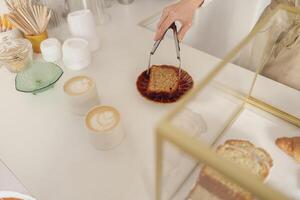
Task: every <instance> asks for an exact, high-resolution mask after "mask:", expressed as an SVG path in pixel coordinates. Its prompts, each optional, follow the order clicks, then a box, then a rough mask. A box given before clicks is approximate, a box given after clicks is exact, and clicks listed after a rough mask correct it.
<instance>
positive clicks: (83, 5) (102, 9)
mask: <svg viewBox="0 0 300 200" xmlns="http://www.w3.org/2000/svg"><path fill="white" fill-rule="evenodd" d="M65 4H66V5H65V7H67V8H68V10H69V12H73V11H76V10H82V9H89V10H91V12H92V13H93V15H94V18H95V21H96V24H106V23H107V22H108V21H109V19H110V16H109V15H108V14H107V12H106V5H105V2H104V0H65Z"/></svg>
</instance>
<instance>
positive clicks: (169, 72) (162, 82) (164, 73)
mask: <svg viewBox="0 0 300 200" xmlns="http://www.w3.org/2000/svg"><path fill="white" fill-rule="evenodd" d="M178 83H179V74H178V70H177V69H175V68H173V67H169V66H155V65H154V66H152V67H151V69H150V81H149V85H148V92H155V93H162V92H164V93H167V94H172V93H174V92H176V90H177V89H178Z"/></svg>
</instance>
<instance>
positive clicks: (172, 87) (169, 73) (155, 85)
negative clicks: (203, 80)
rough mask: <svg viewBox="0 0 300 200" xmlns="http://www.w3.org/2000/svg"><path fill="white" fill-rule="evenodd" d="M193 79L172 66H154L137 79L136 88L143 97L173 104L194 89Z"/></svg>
mask: <svg viewBox="0 0 300 200" xmlns="http://www.w3.org/2000/svg"><path fill="white" fill-rule="evenodd" d="M193 84H194V82H193V79H192V77H191V76H190V75H189V74H188V73H187V72H186V71H184V70H181V72H180V73H179V70H178V67H174V66H171V65H153V66H152V67H151V68H150V72H149V73H148V70H146V71H144V72H143V73H142V74H141V75H140V76H139V77H138V79H137V82H136V86H137V89H138V91H139V92H140V93H141V95H142V96H144V97H146V98H147V99H149V100H152V101H155V102H159V103H173V102H176V101H177V100H179V99H180V98H181V97H182V96H183V95H184V94H185V93H187V92H188V91H189V90H190V89H191V88H192V87H193Z"/></svg>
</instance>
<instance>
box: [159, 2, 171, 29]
mask: <svg viewBox="0 0 300 200" xmlns="http://www.w3.org/2000/svg"><path fill="white" fill-rule="evenodd" d="M168 14H169V8H168V7H167V8H165V9H164V10H163V13H162V15H161V17H160V20H159V22H158V24H157V27H160V26H161V24H162V23H163V22H164V21H165V20H166V19H167V17H168Z"/></svg>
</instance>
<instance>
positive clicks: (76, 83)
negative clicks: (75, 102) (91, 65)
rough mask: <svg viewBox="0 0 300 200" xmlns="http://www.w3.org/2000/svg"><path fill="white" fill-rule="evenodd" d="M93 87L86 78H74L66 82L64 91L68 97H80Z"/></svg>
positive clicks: (91, 82) (90, 81)
mask: <svg viewBox="0 0 300 200" xmlns="http://www.w3.org/2000/svg"><path fill="white" fill-rule="evenodd" d="M92 85H93V81H92V80H91V79H90V78H88V77H86V76H76V77H74V78H72V79H70V80H69V81H67V82H66V84H65V86H64V90H65V92H66V93H68V94H69V95H80V94H83V93H85V92H87V91H88V90H89V89H90V88H91V87H92Z"/></svg>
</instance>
